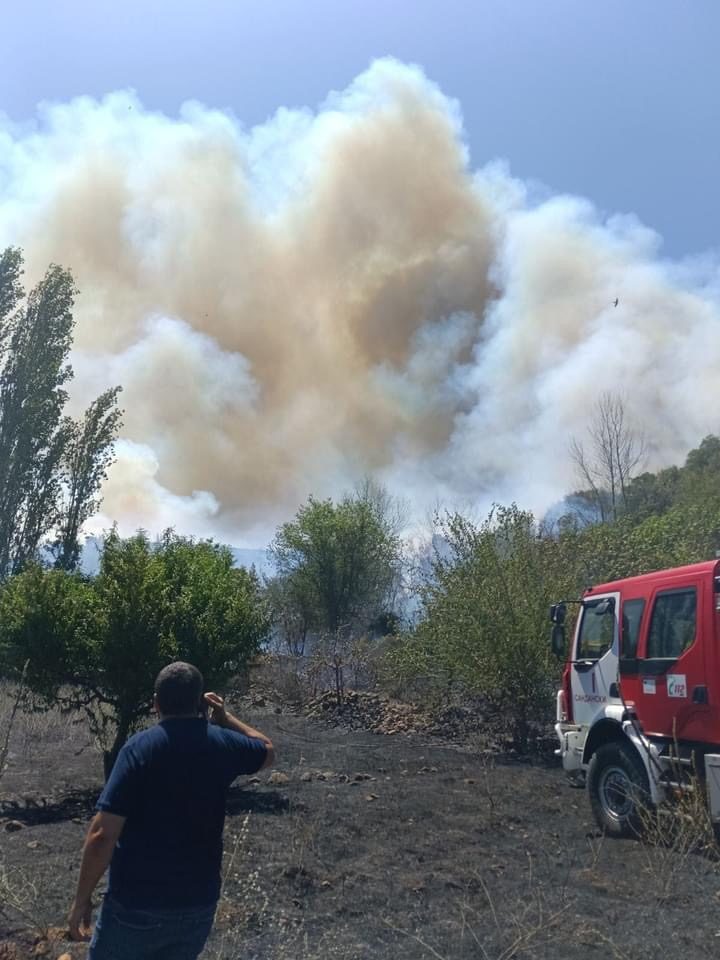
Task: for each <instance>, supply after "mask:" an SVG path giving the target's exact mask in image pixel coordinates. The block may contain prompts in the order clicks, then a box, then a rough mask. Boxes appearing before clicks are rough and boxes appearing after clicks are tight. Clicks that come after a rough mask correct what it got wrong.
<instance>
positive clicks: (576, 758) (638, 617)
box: [550, 560, 720, 836]
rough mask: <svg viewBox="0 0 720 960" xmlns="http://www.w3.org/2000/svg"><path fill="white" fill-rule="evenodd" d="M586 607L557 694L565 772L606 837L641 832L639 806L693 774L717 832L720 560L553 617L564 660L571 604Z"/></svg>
mask: <svg viewBox="0 0 720 960" xmlns="http://www.w3.org/2000/svg"><path fill="white" fill-rule="evenodd" d="M571 602H572V603H575V602H577V603H579V604H580V614H579V616H578V619H577V624H576V627H575V632H574V636H573V640H572V644H571V647H570V651H569V657H568V660H567V662H566V664H565V669H564V672H563V680H562V687H561V689H560V690H559V691H558V695H557V722H556V725H555V730H556V732H557V735H558V738H559V740H560V749H559V750H558V751H557V753H558V754H559V755H560V756H561V758H562V762H563V767H564V769H565V771H566V772H567V773H568V775H569V776H570V778H571V779H572V780H575V781H576V782H577V783H578V784H582V783H583V782H585V783H586V784H587V788H588V793H589V796H590V804H591V807H592V810H593V813H594V815H595V818H596V820H597V821H598V824H599V825H600V827H601V828H602V829H603V830H605V831H606V832H607V833H610V834H615V835H617V836H623V835H630V834H633V833H636V832H637V831H638V829H639V827H640V812H639V811H640V807H641V804H642V803H645V804H646V803H647V802H648V800H649V801H650V802H652V803H653V804H657V803H659V802H660V801H661V800H662V799H663V798H664V796H665V795H666V791H668V790H671V789H677V788H678V787H681V786H682V785H683V783H685V782H689V781H690V780H691V777H690V776H689V773H690V772H693V773H696V774H697V776H698V777H699V779H700V782H702V783H704V784H705V786H706V789H707V792H708V799H709V803H710V810H711V813H712V816H713V819H714V820H716V821H720V561H718V560H713V561H709V562H707V563H696V564H693V565H691V566H686V567H675V568H674V569H672V570H661V571H659V572H657V573H648V574H645V575H643V576H639V577H630V578H628V579H626V580H616V581H614V582H613V583H604V584H601V585H600V586H596V587H592V588H591V589H589V590H587V591H586V592H585V593H584V594H583V597H582V599H581V600H579V601H563V602H560V603H558V604H556V605H555V606H553V607H551V610H550V616H551V620H552V621H553V623H554V627H553V649H554V650H555V652H556V653H558V654H562V655H564V652H565V638H564V626H563V624H564V622H565V615H566V609H567V607H566V604H567V603H571Z"/></svg>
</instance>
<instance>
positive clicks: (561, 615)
mask: <svg viewBox="0 0 720 960" xmlns="http://www.w3.org/2000/svg"><path fill="white" fill-rule="evenodd" d="M566 613H567V607H566V606H565V604H564V603H554V604H553V605H552V606H551V607H550V619H551V620H552V622H553V623H558V624H563V623H565V614H566Z"/></svg>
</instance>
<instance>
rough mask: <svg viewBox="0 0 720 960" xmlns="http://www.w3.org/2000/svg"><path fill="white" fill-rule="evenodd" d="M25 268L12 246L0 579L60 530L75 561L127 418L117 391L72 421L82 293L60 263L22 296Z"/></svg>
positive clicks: (1, 278)
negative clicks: (70, 389)
mask: <svg viewBox="0 0 720 960" xmlns="http://www.w3.org/2000/svg"><path fill="white" fill-rule="evenodd" d="M22 262H23V261H22V255H21V254H20V252H19V251H18V250H15V249H13V248H8V249H7V250H5V251H4V253H3V254H2V255H0V580H1V579H3V578H4V577H5V576H7V575H8V574H10V573H15V572H17V571H18V570H20V569H22V567H23V566H24V565H25V564H26V563H27V562H28V561H30V560H32V559H33V558H35V557H36V555H37V552H38V548H39V546H40V544H41V542H42V540H43V538H44V537H45V536H47V534H48V533H49V532H50V531H51V530H53V529H56V528H59V530H60V533H59V543H60V544H61V548H60V551H59V554H58V556H59V557H60V558H61V563H62V565H64V566H66V567H71V566H72V565H73V564H74V563H76V562H77V554H78V549H77V535H78V531H79V524H80V523H81V522H82V520H84V519H85V518H86V517H87V516H88V514H89V512H90V511H91V510H92V509H94V507H95V506H96V503H97V501H96V497H97V492H98V489H99V485H100V483H101V481H102V479H103V477H104V472H105V469H106V467H107V464H108V463H109V459H110V452H109V451H110V450H111V447H112V442H113V440H114V439H115V435H116V433H117V429H118V427H119V422H120V421H119V414H118V413H117V411H115V409H114V407H115V402H116V399H117V392H118V391H117V389H115V390H111V391H108V392H107V393H105V394H103V395H102V396H101V397H100V398H99V399H98V400H97V401H95V404H93V405H91V407H90V409H89V410H88V413H87V414H86V416H85V420H84V422H83V424H81V425H78V424H75V423H74V422H73V421H72V420H71V419H70V418H69V417H67V416H65V415H64V408H65V404H66V401H67V399H68V394H67V389H66V387H67V384H68V382H69V381H70V380H71V379H72V369H71V367H70V365H69V363H68V362H67V361H68V355H69V352H70V348H71V346H72V330H73V318H72V308H73V303H74V298H75V295H76V293H77V291H76V289H75V284H74V281H73V278H72V276H71V274H70V273H69V272H68V271H67V270H63V269H62V268H61V267H59V266H57V265H54V264H53V265H52V266H50V267H49V269H48V270H47V272H46V274H45V276H44V278H43V279H42V280H41V281H40V282H39V283H38V284H37V286H36V287H35V288H34V289H33V290H31V291H30V293H29V294H28V295H27V297H25V298H24V296H23V290H22V285H21V282H20V278H21V275H22ZM64 500H65V501H66V509H64V508H63V501H64Z"/></svg>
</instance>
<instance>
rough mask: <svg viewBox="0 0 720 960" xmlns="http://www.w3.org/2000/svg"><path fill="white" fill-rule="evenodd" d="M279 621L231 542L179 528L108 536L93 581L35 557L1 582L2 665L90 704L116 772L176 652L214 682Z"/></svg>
mask: <svg viewBox="0 0 720 960" xmlns="http://www.w3.org/2000/svg"><path fill="white" fill-rule="evenodd" d="M268 628H269V621H268V618H267V615H266V611H265V606H264V604H263V602H262V599H261V596H260V588H259V583H258V581H257V578H256V577H255V575H254V574H253V573H250V572H248V571H246V570H243V569H235V568H234V567H233V560H232V554H231V551H230V550H229V549H228V548H227V547H222V546H218V545H217V544H214V543H211V542H194V541H192V540H187V539H184V538H181V537H177V536H175V535H174V534H172V533H171V532H168V533H167V534H165V536H164V537H163V539H162V541H161V542H160V543H158V544H151V543H150V542H149V541H148V538H147V536H146V535H145V534H143V533H138V534H137V535H136V536H134V537H132V538H130V539H128V540H121V539H120V537H119V536H118V535H117V533H116V532H112V533H110V534H109V535H108V536H107V537H106V538H105V542H104V549H103V552H102V556H101V563H100V571H99V573H98V575H97V576H96V577H94V578H87V577H83V576H82V575H81V574H79V573H77V572H74V573H67V572H65V571H63V570H50V571H47V570H43V569H41V568H40V567H39V566H37V565H32V566H30V567H29V568H28V569H27V570H25V571H24V572H23V573H21V574H18V575H17V576H14V577H11V578H10V579H9V580H8V581H7V582H6V583H5V585H4V586H3V588H2V590H1V591H0V663H1V664H2V666H3V667H4V670H5V672H10V671H18V670H19V669H21V668H22V666H23V664H24V663H25V662H26V661H29V664H28V668H27V673H26V678H25V682H26V684H27V685H28V687H29V689H31V690H32V691H33V692H34V694H35V695H36V697H37V699H38V703H39V704H40V705H41V706H50V705H52V704H57V705H59V706H60V707H61V708H62V709H66V710H81V711H83V712H84V713H85V715H86V717H87V719H88V721H89V724H90V728H91V730H92V732H93V734H94V735H95V737H96V738H97V740H98V742H99V743H100V744H101V745H102V747H103V750H104V756H103V759H104V769H105V773H106V775H107V774H108V773H109V771H110V770H111V769H112V765H113V764H114V762H115V758H116V757H117V754H118V752H119V750H120V748H121V747H122V745H123V743H124V742H125V740H126V739H127V737H128V735H129V734H130V733H131V732H132V731H133V730H135V729H136V728H137V727H138V725H139V724H141V723H142V721H143V720H144V719H145V718H146V717H147V716H148V712H149V707H150V690H151V685H152V682H153V680H154V678H155V676H156V674H157V673H158V672H159V670H160V669H161V668H162V667H163V666H164V665H165V664H167V663H169V662H171V661H173V660H177V659H180V660H187V661H189V662H191V663H194V664H195V665H196V666H197V667H198V668H199V669H200V670H201V672H202V673H203V675H204V676H205V679H206V682H207V683H208V685H213V686H216V685H219V686H222V684H223V683H224V682H226V681H227V679H228V677H229V676H231V675H233V674H235V673H237V672H240V671H242V670H244V669H245V668H246V667H247V665H248V663H249V661H250V659H251V657H252V656H253V655H254V654H255V653H256V652H257V651H258V650H259V648H260V644H261V642H262V641H263V639H264V638H265V636H266V634H267V631H268Z"/></svg>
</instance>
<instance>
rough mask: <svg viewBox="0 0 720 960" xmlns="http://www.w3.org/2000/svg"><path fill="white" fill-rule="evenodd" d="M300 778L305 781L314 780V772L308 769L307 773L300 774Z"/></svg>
mask: <svg viewBox="0 0 720 960" xmlns="http://www.w3.org/2000/svg"><path fill="white" fill-rule="evenodd" d="M300 779H301V780H302V782H303V783H309V782H310V781H311V780H312V774H311V773H308V771H307V770H306V771H305V773H303V774H301V775H300Z"/></svg>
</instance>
